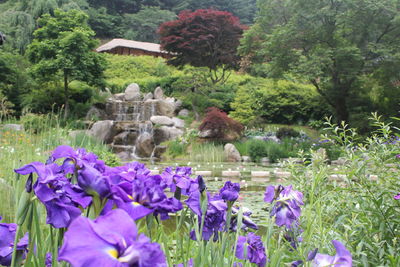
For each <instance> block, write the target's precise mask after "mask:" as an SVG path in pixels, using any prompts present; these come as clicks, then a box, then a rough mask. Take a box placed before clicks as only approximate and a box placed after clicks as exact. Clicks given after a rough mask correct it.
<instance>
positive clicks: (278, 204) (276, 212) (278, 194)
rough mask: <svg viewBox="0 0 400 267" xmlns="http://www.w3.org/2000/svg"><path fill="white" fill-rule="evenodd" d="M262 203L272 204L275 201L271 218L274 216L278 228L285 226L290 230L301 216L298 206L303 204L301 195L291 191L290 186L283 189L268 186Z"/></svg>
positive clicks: (281, 187) (282, 187)
mask: <svg viewBox="0 0 400 267" xmlns="http://www.w3.org/2000/svg"><path fill="white" fill-rule="evenodd" d="M264 201H265V202H268V203H272V202H274V201H275V204H274V206H273V207H272V210H271V213H270V215H271V217H272V216H275V223H276V225H278V226H283V225H285V226H286V227H288V228H290V227H291V226H292V224H293V223H294V222H295V221H297V219H298V218H299V217H300V214H301V208H300V205H304V203H303V194H302V193H301V192H299V191H295V190H292V186H291V185H290V186H287V187H284V186H282V185H279V186H276V187H275V186H273V185H271V186H268V187H267V189H266V192H265V195H264Z"/></svg>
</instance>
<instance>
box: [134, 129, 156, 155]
mask: <svg viewBox="0 0 400 267" xmlns="http://www.w3.org/2000/svg"><path fill="white" fill-rule="evenodd" d="M153 150H154V141H153V137H152V136H151V134H149V133H147V132H145V133H142V134H141V135H140V136H139V137H138V139H137V140H136V154H137V155H138V156H139V157H141V158H149V157H150V156H151V154H152V153H153Z"/></svg>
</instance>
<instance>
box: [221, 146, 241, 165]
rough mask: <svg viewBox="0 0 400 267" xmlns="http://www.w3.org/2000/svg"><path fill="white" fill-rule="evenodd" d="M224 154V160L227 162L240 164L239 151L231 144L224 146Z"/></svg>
mask: <svg viewBox="0 0 400 267" xmlns="http://www.w3.org/2000/svg"><path fill="white" fill-rule="evenodd" d="M224 153H225V158H226V160H227V161H228V162H241V161H242V157H241V156H240V153H239V151H238V150H237V149H236V147H235V146H234V145H233V144H231V143H228V144H226V145H225V146H224Z"/></svg>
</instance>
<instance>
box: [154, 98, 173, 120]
mask: <svg viewBox="0 0 400 267" xmlns="http://www.w3.org/2000/svg"><path fill="white" fill-rule="evenodd" d="M156 112H157V113H156V114H157V115H160V116H167V117H173V116H174V112H175V106H174V104H173V103H172V104H171V103H169V102H167V101H164V100H159V101H157V102H156Z"/></svg>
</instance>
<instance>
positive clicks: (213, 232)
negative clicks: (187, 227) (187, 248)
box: [188, 192, 228, 241]
mask: <svg viewBox="0 0 400 267" xmlns="http://www.w3.org/2000/svg"><path fill="white" fill-rule="evenodd" d="M195 195H198V196H200V192H198V193H195ZM193 202H195V201H193ZM198 203H199V202H198ZM188 205H189V204H188ZM227 209H228V206H227V204H226V202H225V201H224V200H223V199H222V198H221V197H220V196H219V195H216V196H214V197H211V196H210V195H209V196H208V205H207V211H206V214H205V217H204V225H203V233H202V239H203V240H207V241H208V240H210V238H211V236H214V238H213V240H214V241H217V240H218V232H220V231H223V230H224V227H225V222H226V211H227ZM195 210H196V212H199V214H200V215H199V222H201V220H202V217H203V216H204V215H203V214H202V212H201V210H200V209H199V210H197V207H196V208H195ZM196 214H197V213H196ZM190 238H191V239H193V240H196V236H195V232H194V231H192V232H191V233H190Z"/></svg>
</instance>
